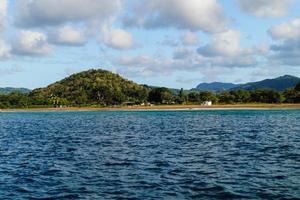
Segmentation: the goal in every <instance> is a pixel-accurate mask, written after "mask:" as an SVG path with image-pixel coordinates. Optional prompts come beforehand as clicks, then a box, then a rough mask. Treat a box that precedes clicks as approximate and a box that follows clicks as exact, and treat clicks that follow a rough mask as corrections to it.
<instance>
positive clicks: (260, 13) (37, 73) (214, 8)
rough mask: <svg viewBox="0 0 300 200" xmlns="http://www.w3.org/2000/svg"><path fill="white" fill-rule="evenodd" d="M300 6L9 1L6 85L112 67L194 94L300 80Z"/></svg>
mask: <svg viewBox="0 0 300 200" xmlns="http://www.w3.org/2000/svg"><path fill="white" fill-rule="evenodd" d="M299 11H300V1H298V0H272V1H265V0H219V1H217V0H189V1H186V0H109V1H108V0H9V1H8V0H0V87H7V86H13V87H28V88H31V89H33V88H36V87H44V86H46V85H48V84H50V83H52V82H54V81H58V80H60V79H62V78H64V77H66V76H68V75H70V74H72V73H75V72H80V71H83V70H87V69H90V68H102V69H107V70H110V71H113V72H116V73H119V74H121V75H122V76H124V77H125V78H127V79H130V80H134V81H136V82H138V83H143V84H144V83H145V84H149V85H158V86H166V87H175V88H181V87H183V88H186V89H189V88H193V87H195V86H196V85H197V84H198V83H200V82H213V81H222V82H234V83H242V82H248V81H257V80H261V79H265V78H273V77H276V76H281V75H285V74H290V75H295V76H300V67H299V66H300V17H299Z"/></svg>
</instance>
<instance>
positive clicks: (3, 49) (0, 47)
mask: <svg viewBox="0 0 300 200" xmlns="http://www.w3.org/2000/svg"><path fill="white" fill-rule="evenodd" d="M9 56H10V47H8V45H7V44H6V43H5V42H4V41H3V40H1V39H0V60H1V59H5V58H8V57H9Z"/></svg>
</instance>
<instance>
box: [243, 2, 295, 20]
mask: <svg viewBox="0 0 300 200" xmlns="http://www.w3.org/2000/svg"><path fill="white" fill-rule="evenodd" d="M237 2H238V5H239V6H240V8H241V9H242V10H243V11H245V12H246V13H248V14H251V15H254V16H257V17H282V16H284V15H286V14H287V10H288V8H289V6H290V5H291V3H292V0H237Z"/></svg>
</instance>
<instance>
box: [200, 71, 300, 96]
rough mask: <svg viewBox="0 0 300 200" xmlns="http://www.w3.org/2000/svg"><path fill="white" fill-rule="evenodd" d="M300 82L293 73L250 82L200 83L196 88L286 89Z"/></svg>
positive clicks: (212, 89)
mask: <svg viewBox="0 0 300 200" xmlns="http://www.w3.org/2000/svg"><path fill="white" fill-rule="evenodd" d="M299 82H300V78H299V77H296V76H292V75H283V76H279V77H276V78H269V79H263V80H261V81H255V82H248V83H244V84H234V83H223V82H211V83H200V84H198V85H197V87H196V89H197V90H200V91H204V90H207V91H212V92H222V91H230V90H255V89H273V90H277V91H284V90H286V89H288V88H292V87H295V86H296V85H297V84H298V83H299Z"/></svg>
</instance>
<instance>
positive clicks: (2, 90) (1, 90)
mask: <svg viewBox="0 0 300 200" xmlns="http://www.w3.org/2000/svg"><path fill="white" fill-rule="evenodd" d="M30 91H31V90H29V89H27V88H13V87H5V88H0V94H9V93H12V92H21V93H29V92H30Z"/></svg>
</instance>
